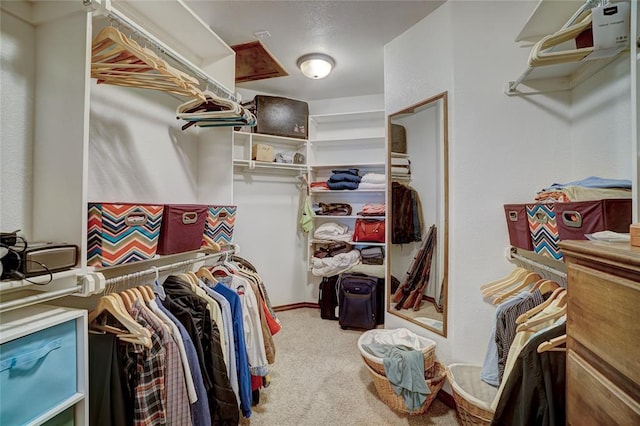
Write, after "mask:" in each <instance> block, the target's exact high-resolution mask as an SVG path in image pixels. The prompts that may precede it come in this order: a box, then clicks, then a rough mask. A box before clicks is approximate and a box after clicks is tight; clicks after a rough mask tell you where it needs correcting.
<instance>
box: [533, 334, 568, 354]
mask: <svg viewBox="0 0 640 426" xmlns="http://www.w3.org/2000/svg"><path fill="white" fill-rule="evenodd" d="M566 344H567V335H566V334H563V335H562V336H558V337H554V338H553V339H551V340H547V341H546V342H542V343H540V344H539V345H538V353H542V352H552V351H555V352H566V351H567V348H566V347H564V348H561V347H559V346H560V345H566Z"/></svg>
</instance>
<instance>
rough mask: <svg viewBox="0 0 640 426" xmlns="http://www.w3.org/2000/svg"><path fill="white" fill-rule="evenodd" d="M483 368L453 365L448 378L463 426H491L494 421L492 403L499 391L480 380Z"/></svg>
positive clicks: (469, 365)
mask: <svg viewBox="0 0 640 426" xmlns="http://www.w3.org/2000/svg"><path fill="white" fill-rule="evenodd" d="M481 371H482V366H479V365H471V364H451V365H450V366H449V368H448V369H447V378H448V379H449V383H450V384H451V389H452V390H453V399H454V400H455V401H456V413H457V415H458V420H459V421H460V424H462V425H463V426H472V425H490V424H491V419H493V410H491V402H492V401H493V399H494V398H495V396H496V393H497V389H496V388H494V387H493V386H491V385H488V384H487V383H485V382H483V381H482V380H480V372H481Z"/></svg>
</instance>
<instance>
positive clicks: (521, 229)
mask: <svg viewBox="0 0 640 426" xmlns="http://www.w3.org/2000/svg"><path fill="white" fill-rule="evenodd" d="M504 214H505V218H506V219H507V230H508V231H509V243H510V244H511V245H512V246H514V247H518V248H521V249H524V250H529V251H533V244H532V243H531V232H530V231H529V221H528V219H527V209H526V206H525V204H505V205H504Z"/></svg>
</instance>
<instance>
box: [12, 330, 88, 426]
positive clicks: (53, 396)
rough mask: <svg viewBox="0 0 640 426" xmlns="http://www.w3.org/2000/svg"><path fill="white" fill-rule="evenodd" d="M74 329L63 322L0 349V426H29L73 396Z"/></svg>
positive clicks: (74, 367) (75, 374) (74, 385)
mask: <svg viewBox="0 0 640 426" xmlns="http://www.w3.org/2000/svg"><path fill="white" fill-rule="evenodd" d="M76 327H77V322H76V321H75V320H71V321H66V322H63V323H60V324H58V325H54V326H52V327H49V328H45V329H43V330H39V331H36V332H33V333H31V334H28V335H26V336H23V337H19V338H16V339H14V340H10V341H8V342H5V343H3V344H2V345H0V389H2V392H0V419H2V424H7V425H19V424H20V425H21V424H26V423H29V422H30V421H33V420H34V419H35V418H37V417H39V416H40V415H42V414H43V413H45V412H47V411H49V410H50V409H52V408H54V407H56V406H58V405H59V404H61V403H62V402H64V401H65V400H67V399H69V398H70V397H72V396H74V395H75V394H76V393H77V389H78V385H77V383H78V382H77V343H76V342H77V335H76V333H77V332H76Z"/></svg>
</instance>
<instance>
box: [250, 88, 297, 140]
mask: <svg viewBox="0 0 640 426" xmlns="http://www.w3.org/2000/svg"><path fill="white" fill-rule="evenodd" d="M245 106H246V107H248V108H249V109H250V110H251V111H252V112H253V113H254V114H255V116H256V126H255V127H253V132H255V133H263V134H266V135H275V136H285V137H290V138H299V139H308V135H309V104H308V103H306V102H302V101H296V100H294V99H288V98H282V97H279V96H264V95H256V97H255V98H254V99H253V101H252V102H250V103H249V104H248V105H245Z"/></svg>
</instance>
